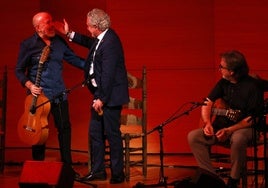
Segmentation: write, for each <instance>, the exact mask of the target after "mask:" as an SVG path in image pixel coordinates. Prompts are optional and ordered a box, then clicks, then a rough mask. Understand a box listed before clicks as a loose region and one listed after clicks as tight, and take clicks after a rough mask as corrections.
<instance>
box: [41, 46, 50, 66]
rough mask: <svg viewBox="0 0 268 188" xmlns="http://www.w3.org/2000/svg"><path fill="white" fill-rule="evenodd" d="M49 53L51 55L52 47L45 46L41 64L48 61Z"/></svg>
mask: <svg viewBox="0 0 268 188" xmlns="http://www.w3.org/2000/svg"><path fill="white" fill-rule="evenodd" d="M49 53H50V47H49V46H45V47H44V48H43V50H42V54H41V57H40V61H39V63H41V64H43V63H44V62H45V61H46V60H47V58H48V55H49Z"/></svg>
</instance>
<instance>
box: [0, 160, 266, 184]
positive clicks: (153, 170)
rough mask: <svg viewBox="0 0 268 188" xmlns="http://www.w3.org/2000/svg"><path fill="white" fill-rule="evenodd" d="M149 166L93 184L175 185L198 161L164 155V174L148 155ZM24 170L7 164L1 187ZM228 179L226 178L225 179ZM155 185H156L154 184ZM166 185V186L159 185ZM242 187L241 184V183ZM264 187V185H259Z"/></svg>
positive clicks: (16, 180) (14, 180) (83, 169)
mask: <svg viewBox="0 0 268 188" xmlns="http://www.w3.org/2000/svg"><path fill="white" fill-rule="evenodd" d="M148 162H149V166H148V169H147V174H148V175H147V177H146V178H145V177H143V176H142V169H141V167H131V174H130V181H129V182H124V183H121V184H113V185H112V184H110V183H109V178H110V172H109V169H107V170H106V171H107V174H108V178H107V180H106V181H92V182H90V183H91V184H92V185H94V186H95V187H98V188H115V187H120V188H129V187H133V186H135V185H137V183H143V184H145V185H146V186H147V185H151V184H153V185H154V184H158V183H159V181H160V179H162V177H166V178H167V179H166V182H167V184H168V186H167V187H174V185H173V184H172V183H173V182H174V181H180V180H183V179H185V178H188V177H193V176H194V175H195V173H196V162H195V160H194V158H193V157H192V156H191V155H171V156H164V168H163V174H162V173H161V172H162V171H161V168H160V159H159V155H152V156H148ZM73 168H74V169H75V170H76V171H77V172H79V173H80V174H81V175H85V174H86V173H87V166H86V165H85V164H79V165H78V164H75V165H74V166H73ZM21 172H22V165H19V164H17V165H8V164H7V165H6V166H5V170H4V173H3V174H1V175H0V187H1V188H18V187H19V179H20V176H21ZM224 180H225V181H226V179H224ZM248 182H249V183H248V187H252V188H254V187H255V185H253V184H254V183H253V182H254V177H253V176H248ZM259 183H260V184H263V176H260V177H259ZM94 186H91V185H89V184H82V183H79V182H74V186H73V188H86V187H87V188H88V187H94ZM152 187H155V186H152ZM157 187H164V186H157ZM240 187H242V186H241V184H240ZM259 187H260V188H264V186H263V185H260V186H259Z"/></svg>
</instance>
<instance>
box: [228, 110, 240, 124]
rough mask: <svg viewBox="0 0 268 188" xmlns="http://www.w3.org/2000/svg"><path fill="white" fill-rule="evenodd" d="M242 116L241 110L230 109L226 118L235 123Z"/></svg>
mask: <svg viewBox="0 0 268 188" xmlns="http://www.w3.org/2000/svg"><path fill="white" fill-rule="evenodd" d="M240 114H241V111H240V110H233V109H228V110H227V112H226V116H227V117H228V119H230V120H231V121H234V122H237V121H238V119H239V117H240Z"/></svg>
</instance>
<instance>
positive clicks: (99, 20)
mask: <svg viewBox="0 0 268 188" xmlns="http://www.w3.org/2000/svg"><path fill="white" fill-rule="evenodd" d="M87 16H88V18H89V19H90V21H91V24H92V25H94V26H96V27H97V28H98V29H99V30H101V31H104V30H106V29H108V28H109V27H110V25H111V21H110V17H109V15H108V14H107V13H106V12H104V11H103V10H101V9H97V8H94V9H92V10H91V11H89V12H88V13H87Z"/></svg>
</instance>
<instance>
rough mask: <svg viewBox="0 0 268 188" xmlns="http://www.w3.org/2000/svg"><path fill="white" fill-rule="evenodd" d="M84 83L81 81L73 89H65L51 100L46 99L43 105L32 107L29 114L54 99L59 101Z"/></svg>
mask: <svg viewBox="0 0 268 188" xmlns="http://www.w3.org/2000/svg"><path fill="white" fill-rule="evenodd" d="M85 82H86V81H83V82H81V83H78V84H76V85H74V86H73V87H71V88H70V89H65V90H64V91H62V92H60V93H58V94H57V95H55V96H53V97H52V99H48V100H47V101H45V102H43V103H41V104H39V105H37V106H32V107H31V109H30V112H31V113H32V114H34V113H35V112H36V110H37V109H38V108H39V107H41V106H43V105H45V104H46V103H48V102H51V101H54V100H55V99H59V100H61V98H62V97H63V96H64V95H66V94H69V93H70V92H71V91H72V90H74V89H76V88H78V87H84V85H85Z"/></svg>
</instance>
